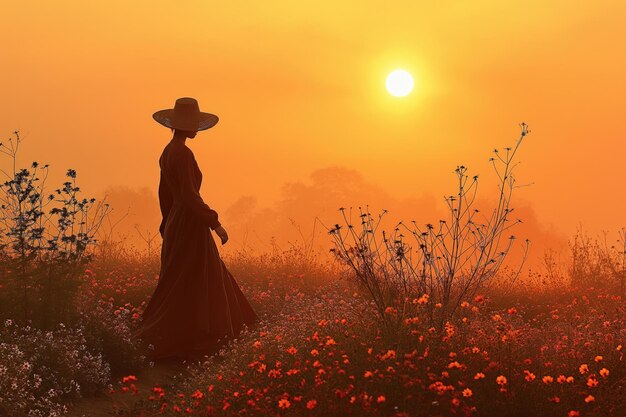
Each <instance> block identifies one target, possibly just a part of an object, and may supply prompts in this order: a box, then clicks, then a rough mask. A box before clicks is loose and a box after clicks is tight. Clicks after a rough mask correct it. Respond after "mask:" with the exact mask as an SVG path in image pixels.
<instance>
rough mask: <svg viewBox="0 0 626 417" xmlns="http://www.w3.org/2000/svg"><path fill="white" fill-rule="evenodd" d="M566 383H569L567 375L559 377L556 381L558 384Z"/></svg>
mask: <svg viewBox="0 0 626 417" xmlns="http://www.w3.org/2000/svg"><path fill="white" fill-rule="evenodd" d="M565 381H567V378H565V375H559V376H558V377H557V379H556V382H558V383H559V384H563V383H565Z"/></svg>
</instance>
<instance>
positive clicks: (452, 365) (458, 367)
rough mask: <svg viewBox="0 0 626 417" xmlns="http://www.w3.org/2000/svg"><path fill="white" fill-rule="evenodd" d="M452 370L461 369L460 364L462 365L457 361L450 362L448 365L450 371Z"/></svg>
mask: <svg viewBox="0 0 626 417" xmlns="http://www.w3.org/2000/svg"><path fill="white" fill-rule="evenodd" d="M452 368H455V369H460V368H461V364H460V363H458V362H457V361H454V362H450V363H449V364H448V369H452Z"/></svg>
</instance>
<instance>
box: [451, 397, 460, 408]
mask: <svg viewBox="0 0 626 417" xmlns="http://www.w3.org/2000/svg"><path fill="white" fill-rule="evenodd" d="M451 402H452V405H453V406H455V407H458V406H459V405H461V401H460V400H459V399H458V398H453V399H452V400H451Z"/></svg>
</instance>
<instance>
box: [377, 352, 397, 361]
mask: <svg viewBox="0 0 626 417" xmlns="http://www.w3.org/2000/svg"><path fill="white" fill-rule="evenodd" d="M395 357H396V351H395V350H393V349H389V350H388V351H387V352H386V353H384V354H383V355H382V356H381V357H380V359H382V360H385V359H394V358H395Z"/></svg>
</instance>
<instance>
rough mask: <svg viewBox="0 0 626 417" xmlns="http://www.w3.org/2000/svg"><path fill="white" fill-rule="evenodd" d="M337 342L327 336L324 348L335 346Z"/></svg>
mask: <svg viewBox="0 0 626 417" xmlns="http://www.w3.org/2000/svg"><path fill="white" fill-rule="evenodd" d="M336 344H337V342H335V339H333V338H332V337H330V336H328V339H327V340H326V346H330V345H336Z"/></svg>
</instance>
